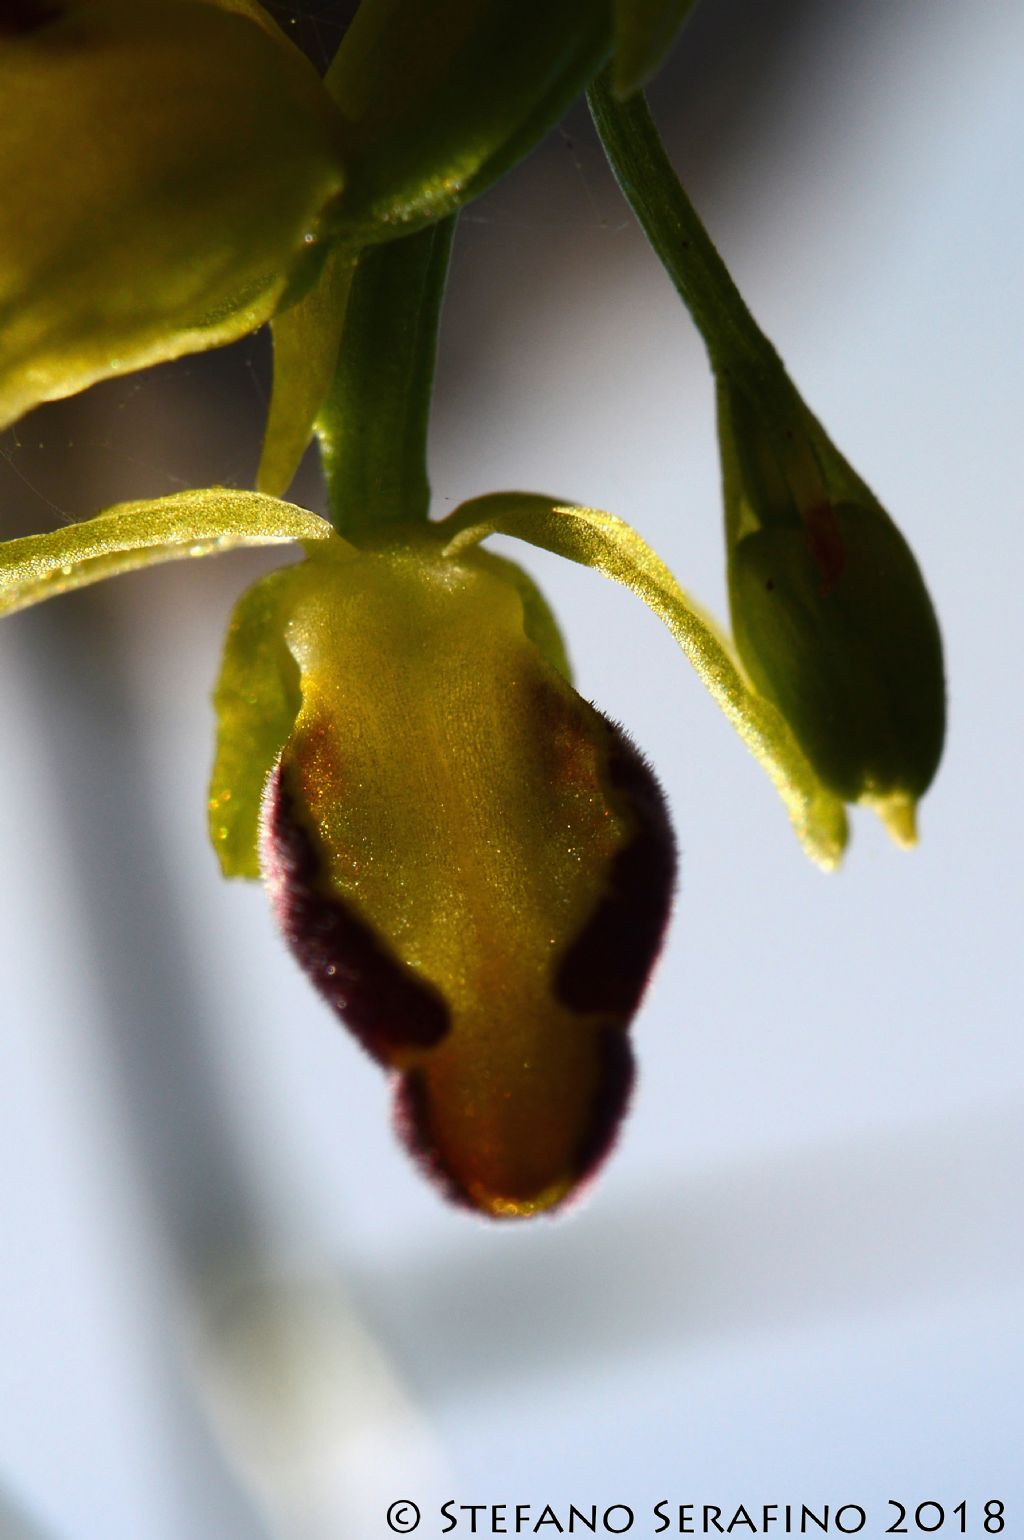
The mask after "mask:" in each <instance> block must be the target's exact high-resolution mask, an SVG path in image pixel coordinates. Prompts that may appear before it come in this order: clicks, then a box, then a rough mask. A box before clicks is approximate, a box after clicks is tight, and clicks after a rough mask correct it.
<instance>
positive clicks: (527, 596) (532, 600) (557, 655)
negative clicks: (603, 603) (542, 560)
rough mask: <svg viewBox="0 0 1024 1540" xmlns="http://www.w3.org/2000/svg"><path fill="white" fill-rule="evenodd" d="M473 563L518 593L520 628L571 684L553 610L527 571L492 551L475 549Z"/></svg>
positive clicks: (567, 658)
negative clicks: (520, 609) (520, 616)
mask: <svg viewBox="0 0 1024 1540" xmlns="http://www.w3.org/2000/svg"><path fill="white" fill-rule="evenodd" d="M476 565H477V566H478V567H480V568H481V569H482V570H483V571H485V572H493V573H494V575H495V576H496V577H501V578H504V579H505V581H506V582H507V583H511V584H512V587H513V588H514V589H515V590H516V593H517V594H518V595H519V598H520V601H521V602H522V606H523V630H524V631H525V632H526V635H527V637H528V639H529V640H530V641H531V642H532V643H533V645H534V646H535V647H536V649H537V651H538V652H539V653H540V655H541V657H542V658H543V659H544V661H545V662H546V663H550V664H551V667H552V668H554V669H556V670H557V671H558V673H560V674H561V676H562V678H563V679H564V680H566V681H567V683H569V684H572V663H571V662H570V660H569V652H568V649H567V647H566V645H565V638H564V637H563V635H562V630H561V627H560V626H559V624H558V621H557V620H556V619H555V612H554V610H553V609H552V608H551V606H550V604H549V603H548V601H547V599H545V597H544V595H543V594H542V593H541V591H540V589H539V588H538V587H537V584H536V583H535V582H534V580H533V578H532V577H531V576H530V574H529V573H528V572H524V571H523V569H522V567H520V565H519V563H518V562H514V561H511V560H510V559H509V558H508V557H507V556H498V555H496V554H495V552H494V551H477V552H476Z"/></svg>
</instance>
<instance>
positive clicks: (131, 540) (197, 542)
mask: <svg viewBox="0 0 1024 1540" xmlns="http://www.w3.org/2000/svg"><path fill="white" fill-rule="evenodd" d="M332 537H333V538H337V537H336V536H334V532H333V530H332V529H331V526H330V525H329V524H328V523H327V522H326V520H324V519H321V518H318V517H317V515H316V514H315V513H309V512H307V510H306V509H305V508H296V507H295V506H294V505H293V504H291V503H282V502H279V501H278V500H277V499H276V498H273V497H263V496H261V495H260V493H258V492H233V491H229V490H228V489H226V488H224V487H209V488H207V489H205V490H203V491H199V492H176V493H175V494H174V495H173V496H172V497H156V498H153V499H151V500H149V501H146V502H138V503H118V504H117V506H116V507H114V508H108V509H107V511H106V512H105V513H101V514H97V516H96V517H95V518H93V519H85V520H83V521H82V522H81V523H79V524H69V525H68V526H67V527H66V528H65V529H55V530H52V531H51V532H50V533H48V534H45V535H26V536H25V537H24V538H23V539H20V540H7V541H5V542H4V543H3V544H0V615H10V614H13V613H14V611H15V610H21V609H25V608H27V606H28V605H30V604H38V603H39V601H40V600H42V599H52V598H55V597H56V596H57V595H58V594H63V593H69V592H70V591H71V590H73V589H75V588H84V587H85V586H86V584H88V583H97V582H99V580H100V579H101V578H107V577H117V576H118V575H119V574H120V573H122V572H133V571H134V570H135V569H136V568H138V567H148V566H152V565H154V564H155V563H157V562H162V561H176V560H180V559H181V558H183V557H190V556H212V555H216V554H217V553H218V552H220V551H231V550H236V549H238V548H239V547H241V546H249V545H283V544H287V543H288V542H290V541H293V540H299V541H308V540H327V539H330V538H332Z"/></svg>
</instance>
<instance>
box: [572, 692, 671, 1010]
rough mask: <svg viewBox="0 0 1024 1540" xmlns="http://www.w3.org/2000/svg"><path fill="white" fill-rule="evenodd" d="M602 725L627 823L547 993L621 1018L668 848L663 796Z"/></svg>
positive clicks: (655, 929)
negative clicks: (622, 839)
mask: <svg viewBox="0 0 1024 1540" xmlns="http://www.w3.org/2000/svg"><path fill="white" fill-rule="evenodd" d="M604 720H605V721H606V724H607V728H608V734H609V740H610V748H609V754H608V764H607V770H606V775H607V778H608V784H609V789H610V790H611V792H612V793H613V797H612V800H613V802H615V803H616V804H618V803H620V802H621V811H622V812H623V813H624V814H625V816H626V817H627V819H628V820H629V822H630V823H631V825H632V833H631V835H630V837H629V839H628V842H627V843H626V844H625V845H624V846H623V847H622V849H621V850H620V851H618V853H617V854H616V855H615V856H614V857H613V858H612V860H611V863H610V865H609V868H608V872H607V875H606V878H605V884H604V891H603V892H602V893H600V895H599V896H598V900H597V904H596V907H595V908H594V911H593V913H592V914H591V916H590V918H589V920H588V921H587V923H586V925H585V926H584V927H583V929H582V931H581V932H580V934H579V935H578V936H577V937H576V939H575V940H574V941H573V942H572V944H571V945H570V946H569V948H568V949H567V951H566V952H565V955H564V956H563V958H562V961H561V964H560V965H559V968H558V971H557V974H556V976H555V991H556V993H557V995H558V997H559V999H560V1000H561V1001H562V1002H563V1004H565V1005H567V1006H569V1007H570V1009H572V1010H574V1011H580V1012H600V1013H601V1014H602V1015H614V1016H616V1017H619V1018H622V1019H625V1018H628V1017H630V1016H632V1014H633V1012H634V1011H635V1010H636V1009H637V1007H638V1005H639V1004H640V1000H641V997H642V996H643V992H644V988H645V986H646V984H647V979H648V976H649V975H650V971H651V968H652V967H653V966H654V963H655V961H656V959H657V956H658V952H659V951H660V949H661V943H662V939H663V937H664V934H665V926H666V923H667V921H668V915H669V907H670V905H671V901H672V890H673V887H674V885H675V875H676V848H675V838H674V836H673V833H672V825H671V822H670V821H669V816H668V808H667V807H666V804H665V797H664V794H663V792H662V790H661V787H660V786H659V784H658V781H657V778H656V777H655V774H654V771H653V770H652V769H651V767H650V765H649V764H648V763H647V761H646V759H645V758H644V756H643V755H642V754H641V753H640V751H639V749H638V748H637V747H636V745H635V744H634V743H633V742H632V740H631V739H630V738H629V737H628V736H627V735H626V734H625V733H624V732H623V731H622V729H621V728H620V727H618V726H616V724H615V723H614V722H608V721H607V718H605V719H604Z"/></svg>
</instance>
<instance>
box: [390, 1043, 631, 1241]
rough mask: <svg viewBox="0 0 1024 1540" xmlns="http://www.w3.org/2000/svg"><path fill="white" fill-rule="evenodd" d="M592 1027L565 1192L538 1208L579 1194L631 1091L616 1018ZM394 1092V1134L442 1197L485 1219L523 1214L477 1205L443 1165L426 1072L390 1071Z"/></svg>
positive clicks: (525, 1198) (627, 1054) (608, 1145)
mask: <svg viewBox="0 0 1024 1540" xmlns="http://www.w3.org/2000/svg"><path fill="white" fill-rule="evenodd" d="M594 1030H595V1032H596V1033H597V1045H596V1052H597V1055H598V1078H597V1085H596V1087H595V1089H594V1094H593V1101H592V1104H591V1108H590V1117H589V1119H588V1121H587V1126H586V1128H585V1129H584V1132H583V1136H582V1138H581V1139H580V1141H579V1144H578V1145H577V1147H576V1150H575V1152H574V1154H573V1156H572V1159H571V1161H570V1163H569V1178H570V1182H571V1185H570V1187H569V1189H568V1191H567V1192H566V1194H565V1196H564V1197H563V1198H561V1199H560V1200H559V1201H558V1203H553V1204H551V1206H550V1207H549V1208H547V1209H544V1210H542V1211H541V1212H542V1214H555V1213H557V1212H558V1211H559V1210H560V1209H564V1208H565V1207H566V1206H567V1205H568V1204H570V1203H572V1202H573V1201H574V1200H575V1199H576V1198H578V1197H579V1196H580V1195H581V1193H582V1192H583V1190H584V1188H585V1187H586V1185H587V1183H588V1182H589V1181H590V1180H591V1179H592V1178H593V1177H594V1176H596V1174H597V1171H598V1168H599V1167H600V1166H601V1165H602V1164H603V1163H604V1161H605V1160H606V1158H607V1157H608V1155H609V1154H610V1153H611V1150H612V1147H613V1146H614V1144H615V1140H616V1137H617V1135H618V1132H619V1129H620V1128H621V1126H622V1120H623V1118H624V1117H625V1115H626V1111H627V1109H628V1107H629V1102H630V1098H631V1096H632V1093H633V1083H634V1080H635V1078H636V1077H635V1071H634V1068H633V1054H632V1050H631V1049H630V1046H629V1039H628V1037H627V1036H626V1033H625V1031H624V1029H623V1028H622V1027H621V1026H620V1025H619V1023H618V1022H602V1023H601V1024H600V1025H599V1026H598V1027H596V1028H595V1029H594ZM394 1095H395V1102H394V1121H395V1130H396V1132H397V1134H398V1137H399V1139H400V1140H401V1141H402V1143H403V1144H404V1145H405V1148H406V1149H407V1150H408V1151H409V1153H410V1155H411V1156H412V1157H413V1159H414V1160H415V1161H416V1164H417V1165H418V1166H419V1167H420V1169H421V1171H422V1172H423V1173H424V1175H425V1176H426V1177H427V1178H428V1179H429V1180H430V1181H432V1182H433V1183H434V1185H435V1187H437V1188H438V1190H439V1191H440V1192H441V1194H442V1196H443V1197H445V1198H447V1199H448V1201H449V1202H450V1203H454V1204H455V1205H456V1207H457V1208H465V1209H471V1210H472V1211H473V1212H474V1213H483V1214H485V1215H486V1216H487V1217H488V1218H490V1219H498V1218H502V1217H508V1218H516V1217H529V1216H527V1215H523V1216H516V1215H508V1216H502V1215H500V1214H494V1213H491V1212H490V1211H489V1210H486V1209H481V1207H480V1205H479V1203H477V1202H475V1200H474V1199H473V1198H472V1197H471V1196H470V1194H469V1193H468V1192H467V1191H466V1189H465V1188H464V1187H463V1185H462V1183H461V1182H460V1181H459V1179H458V1177H457V1176H456V1175H455V1173H454V1172H453V1171H451V1170H449V1168H448V1167H447V1166H446V1165H445V1163H444V1159H443V1157H442V1155H441V1151H440V1149H439V1147H438V1142H437V1139H436V1137H435V1135H434V1132H433V1129H432V1127H431V1112H430V1097H429V1095H428V1093H427V1084H426V1076H425V1075H424V1074H423V1072H422V1071H421V1070H408V1071H407V1072H406V1073H405V1074H401V1075H398V1076H396V1077H395V1085H394ZM559 1175H560V1173H555V1174H554V1175H553V1176H552V1178H551V1180H552V1182H554V1181H557V1180H558V1176H559ZM519 1201H520V1202H522V1203H528V1202H529V1201H530V1194H529V1193H523V1194H521V1195H520V1197H519Z"/></svg>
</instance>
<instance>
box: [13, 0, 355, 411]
mask: <svg viewBox="0 0 1024 1540" xmlns="http://www.w3.org/2000/svg"><path fill="white" fill-rule="evenodd" d="M244 12H245V13H241V14H240V13H239V10H238V8H237V5H233V6H232V7H231V8H230V9H226V8H224V7H223V6H222V5H218V4H210V3H199V0H146V3H145V4H144V5H140V4H139V3H138V0H61V3H60V5H59V6H57V5H55V6H53V7H49V8H46V10H45V14H44V19H43V20H42V21H41V22H40V23H39V24H38V25H36V26H33V27H31V28H30V29H28V30H21V31H18V32H17V33H15V34H14V35H13V36H5V37H4V39H3V42H2V44H0V101H2V102H3V113H2V114H0V207H2V209H3V242H2V253H0V339H2V340H0V427H3V426H6V425H7V424H9V423H11V422H13V421H15V420H16V419H17V418H18V417H19V416H21V415H22V414H23V413H24V412H26V411H28V410H30V409H31V408H32V407H33V406H35V405H37V404H38V403H39V402H41V401H47V400H53V399H56V398H59V397H62V396H67V395H72V394H74V393H75V392H76V391H79V390H83V389H84V388H85V387H86V386H88V385H91V384H93V383H94V382H95V381H97V380H101V379H105V378H108V377H110V376H112V375H117V374H122V373H124V372H126V371H128V370H132V369H138V368H142V367H144V366H146V365H149V364H154V363H157V362H160V361H161V360H163V359H168V358H174V357H177V356H178V355H180V354H182V353H187V352H191V351H195V350H197V349H201V348H207V347H213V346H217V345H219V344H221V343H224V342H229V341H231V340H232V339H233V338H235V337H238V336H241V335H243V334H244V333H246V332H249V331H252V330H253V329H254V328H255V327H257V326H259V325H260V324H261V323H262V322H263V321H265V320H267V319H268V318H269V317H270V316H271V315H272V314H273V313H274V311H275V310H276V309H277V307H278V306H279V304H281V303H282V302H284V301H285V300H287V299H288V298H290V297H292V296H294V295H295V294H297V293H298V292H299V290H300V289H301V287H302V286H303V285H308V283H310V282H311V281H312V279H313V278H314V276H315V272H316V268H317V266H318V264H319V262H320V261H321V260H322V257H323V254H324V251H323V247H322V244H321V243H322V239H323V237H324V236H325V235H327V234H329V233H330V221H331V217H332V209H333V208H334V206H335V205H336V203H337V200H338V197H339V195H340V193H341V190H342V186H343V181H344V177H343V166H342V152H341V147H340V134H341V125H340V120H339V118H338V114H337V111H336V109H335V108H334V107H333V105H332V103H331V101H330V99H329V97H328V96H327V94H326V92H325V91H324V90H323V86H322V84H321V82H320V81H319V80H318V78H317V76H316V73H315V71H314V70H313V68H312V66H311V65H310V64H309V62H308V61H307V60H306V59H305V58H304V57H303V55H301V54H300V53H299V51H298V50H297V49H296V48H294V46H292V45H291V44H290V43H288V41H287V40H286V39H285V38H284V37H283V36H281V35H278V36H277V37H275V36H274V35H273V32H272V31H271V27H272V24H270V23H269V18H264V20H263V22H260V23H259V24H257V22H259V18H258V17H256V16H255V14H254V12H255V8H254V7H252V6H250V5H248V4H246V6H245V7H244ZM274 31H276V29H274Z"/></svg>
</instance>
